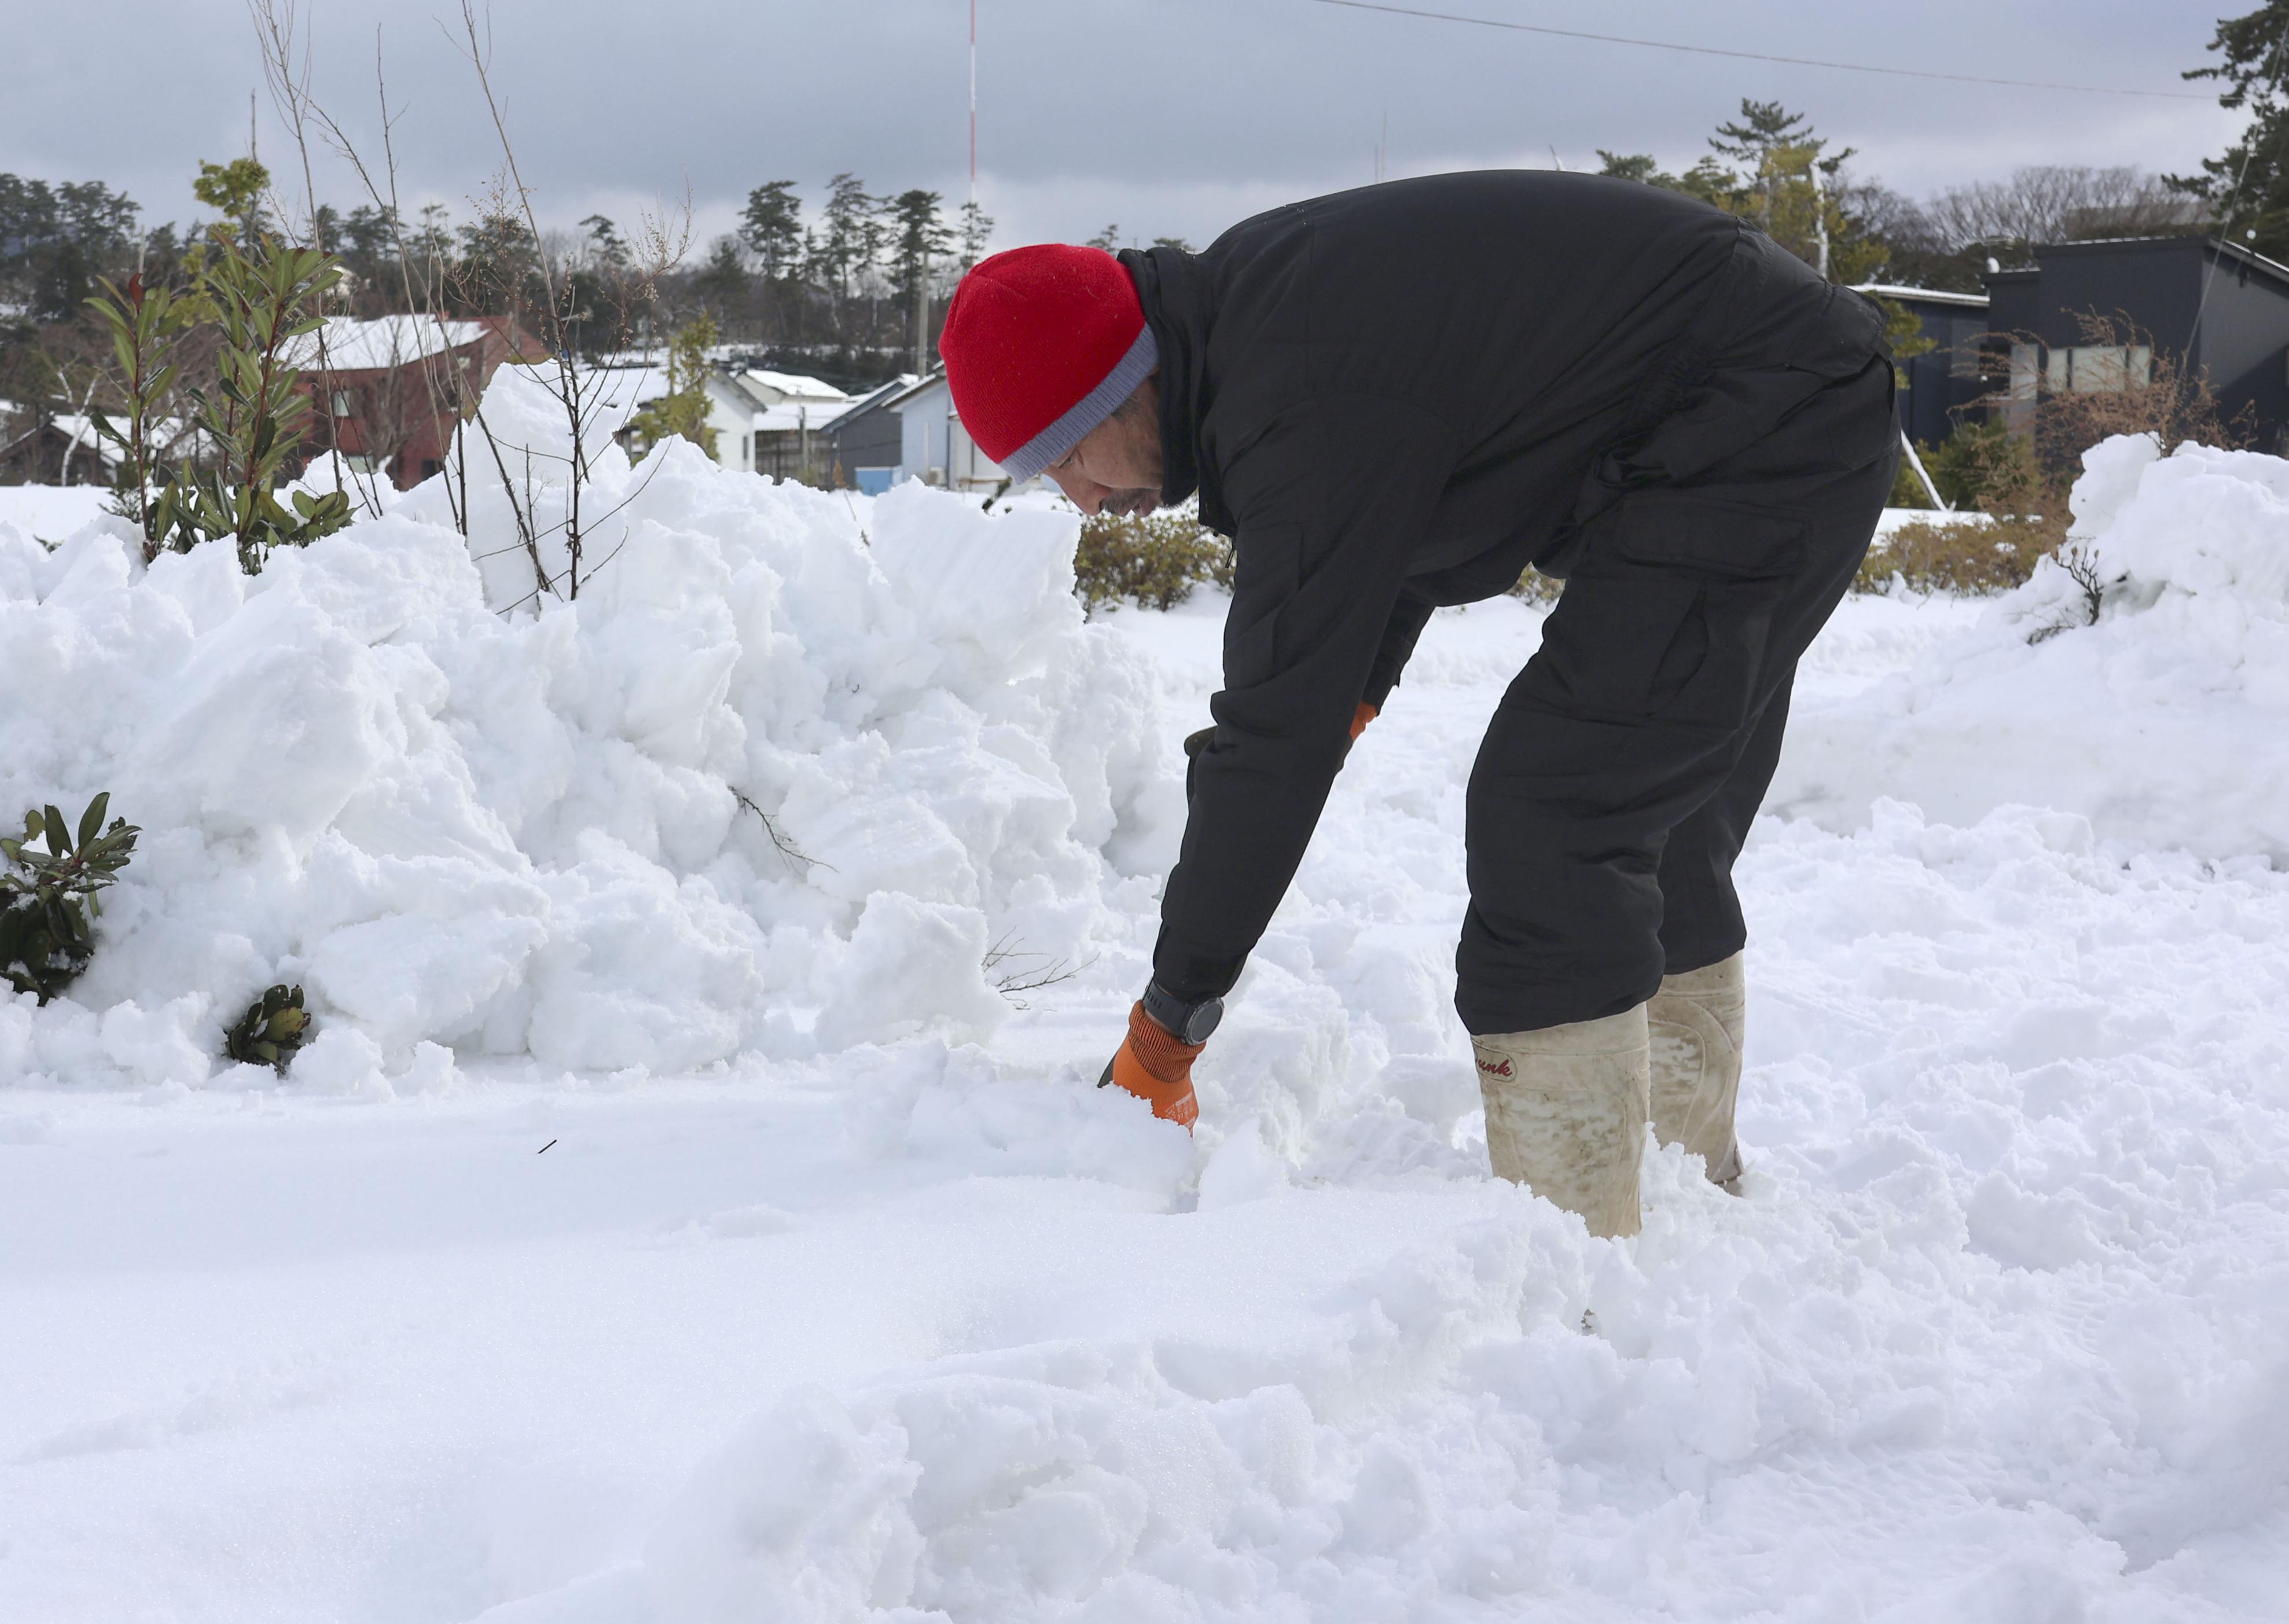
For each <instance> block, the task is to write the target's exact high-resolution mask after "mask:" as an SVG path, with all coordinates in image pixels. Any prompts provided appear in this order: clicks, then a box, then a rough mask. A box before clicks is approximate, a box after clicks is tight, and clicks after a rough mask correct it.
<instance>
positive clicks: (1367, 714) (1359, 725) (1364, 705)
mask: <svg viewBox="0 0 2289 1624" xmlns="http://www.w3.org/2000/svg"><path fill="white" fill-rule="evenodd" d="M1377 714H1378V712H1376V708H1375V707H1374V706H1373V705H1369V704H1368V702H1367V701H1366V700H1364V699H1362V700H1360V703H1359V709H1358V710H1356V711H1353V712H1352V743H1353V744H1357V743H1358V742H1359V736H1360V734H1362V733H1364V732H1366V731H1367V725H1368V723H1369V722H1371V721H1373V720H1375V719H1376V715H1377Z"/></svg>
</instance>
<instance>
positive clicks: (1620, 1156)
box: [1471, 1004, 1650, 1236]
mask: <svg viewBox="0 0 2289 1624" xmlns="http://www.w3.org/2000/svg"><path fill="white" fill-rule="evenodd" d="M1471 1047H1472V1048H1473V1049H1475V1050H1476V1051H1477V1052H1478V1060H1479V1093H1480V1094H1482V1095H1485V1096H1486V1102H1487V1159H1488V1160H1490V1161H1492V1162H1493V1163H1494V1169H1495V1176H1497V1177H1499V1178H1505V1179H1508V1180H1510V1181H1511V1182H1513V1183H1518V1184H1524V1185H1525V1186H1526V1187H1527V1189H1528V1190H1532V1191H1534V1193H1535V1195H1537V1196H1541V1197H1543V1198H1546V1199H1548V1200H1551V1201H1554V1202H1556V1203H1557V1204H1558V1205H1559V1206H1562V1207H1564V1208H1565V1209H1566V1210H1567V1212H1569V1213H1579V1214H1582V1216H1583V1219H1585V1220H1586V1221H1587V1222H1588V1223H1589V1225H1590V1233H1591V1234H1592V1235H1608V1236H1610V1235H1634V1234H1636V1233H1637V1232H1638V1222H1639V1221H1638V1164H1639V1161H1640V1160H1641V1159H1642V1158H1643V1157H1644V1155H1645V1130H1646V1118H1647V1111H1648V1106H1649V1102H1648V1099H1647V1086H1648V1079H1649V1076H1650V1062H1649V1060H1648V1057H1647V1028H1646V1010H1645V1006H1644V1005H1642V1004H1640V1005H1639V1006H1638V1007H1636V1008H1635V1009H1631V1010H1628V1011H1625V1012H1624V1013H1623V1014H1621V1015H1607V1016H1606V1017H1605V1018H1604V1019H1603V1020H1598V1021H1577V1022H1575V1023H1572V1024H1571V1025H1567V1026H1551V1027H1545V1028H1543V1030H1542V1031H1531V1032H1499V1033H1496V1034H1495V1035H1494V1036H1492V1037H1486V1038H1472V1039H1471Z"/></svg>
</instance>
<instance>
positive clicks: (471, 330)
mask: <svg viewBox="0 0 2289 1624" xmlns="http://www.w3.org/2000/svg"><path fill="white" fill-rule="evenodd" d="M490 331H491V326H490V325H489V324H488V323H486V322H449V321H443V320H441V319H440V318H438V317H436V316H431V315H384V316H375V317H372V318H371V319H370V320H369V319H366V318H363V317H359V316H350V315H330V316H328V317H327V318H326V322H325V325H324V326H323V328H321V329H320V330H318V331H317V332H313V333H305V334H304V335H303V336H302V337H300V338H295V339H292V340H291V341H290V342H289V343H288V344H287V346H286V349H285V358H286V364H287V365H289V366H291V367H299V368H303V369H305V370H307V369H308V368H312V367H315V366H317V365H319V364H320V360H321V356H322V354H323V362H324V365H325V366H326V367H327V368H328V369H329V370H332V371H336V372H365V371H374V370H384V369H387V368H390V367H402V366H406V365H409V364H411V362H416V361H421V360H426V359H427V357H429V356H431V355H442V354H444V353H445V352H446V351H447V350H453V349H459V348H460V347H461V346H463V345H465V344H475V343H478V342H479V341H481V340H482V339H483V338H484V337H485V335H486V334H487V333H489V332H490ZM322 339H323V346H324V347H323V352H322V351H321V348H320V342H321V340H322Z"/></svg>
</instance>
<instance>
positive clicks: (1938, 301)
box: [1852, 282, 1987, 310]
mask: <svg viewBox="0 0 2289 1624" xmlns="http://www.w3.org/2000/svg"><path fill="white" fill-rule="evenodd" d="M1852 291H1854V293H1866V294H1870V295H1872V296H1874V297H1875V298H1878V299H1922V300H1924V301H1925V302H1926V303H1928V304H1934V305H1962V306H1966V308H1970V309H1978V310H1984V309H1986V308H1987V295H1985V294H1984V293H1948V292H1942V291H1941V290H1939V289H1937V288H1910V287H1902V286H1901V285H1900V284H1898V283H1889V282H1859V283H1853V284H1852Z"/></svg>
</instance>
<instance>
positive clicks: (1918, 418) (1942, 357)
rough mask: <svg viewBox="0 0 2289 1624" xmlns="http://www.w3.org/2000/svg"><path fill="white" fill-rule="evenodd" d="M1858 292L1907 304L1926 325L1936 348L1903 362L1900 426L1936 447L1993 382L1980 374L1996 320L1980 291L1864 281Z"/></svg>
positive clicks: (1925, 332)
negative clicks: (1986, 340) (1984, 341)
mask: <svg viewBox="0 0 2289 1624" xmlns="http://www.w3.org/2000/svg"><path fill="white" fill-rule="evenodd" d="M1857 291H1859V292H1862V293H1867V294H1872V295H1874V296H1876V297H1878V298H1879V299H1890V300H1891V301H1893V302H1894V304H1901V305H1905V306H1907V307H1908V308H1909V309H1910V310H1911V311H1913V312H1914V313H1915V315H1916V319H1917V320H1918V322H1921V323H1922V324H1923V336H1924V337H1925V338H1929V339H1930V340H1931V341H1932V347H1931V348H1930V349H1928V350H1926V351H1925V352H1924V353H1923V354H1920V355H1914V356H1910V358H1909V359H1908V360H1907V361H1905V362H1902V363H1901V366H1900V370H1901V371H1902V372H1903V373H1905V374H1906V375H1907V383H1906V386H1905V387H1904V388H1903V389H1902V391H1901V392H1900V426H1901V427H1902V428H1904V429H1906V430H1907V431H1908V437H1909V438H1910V439H1911V440H1913V441H1914V442H1916V443H1917V444H1918V445H1933V446H1935V445H1937V444H1939V442H1941V441H1942V440H1945V439H1946V438H1947V437H1948V436H1949V435H1950V434H1953V433H1954V432H1955V426H1956V424H1957V423H1958V421H1960V420H1961V419H1962V418H1963V417H1964V416H1965V415H1967V414H1966V412H1965V410H1964V409H1965V408H1966V407H1968V406H1970V405H1971V403H1972V402H1974V401H1976V400H1978V399H1979V397H1980V396H1981V395H1982V394H1986V393H1987V392H1988V390H1989V389H1990V387H1992V384H1991V382H1990V381H1989V380H1985V379H1982V378H1981V377H1980V366H1979V360H1980V345H1981V341H1982V339H1983V338H1985V337H1986V336H1987V332H1988V330H1989V328H1990V325H1991V323H1990V322H1989V320H1988V314H1987V299H1986V297H1985V295H1983V294H1979V293H1935V292H1934V291H1931V290H1930V289H1928V288H1898V287H1893V286H1891V285H1889V284H1888V283H1862V284H1861V286H1860V287H1859V288H1858V290H1857Z"/></svg>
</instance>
